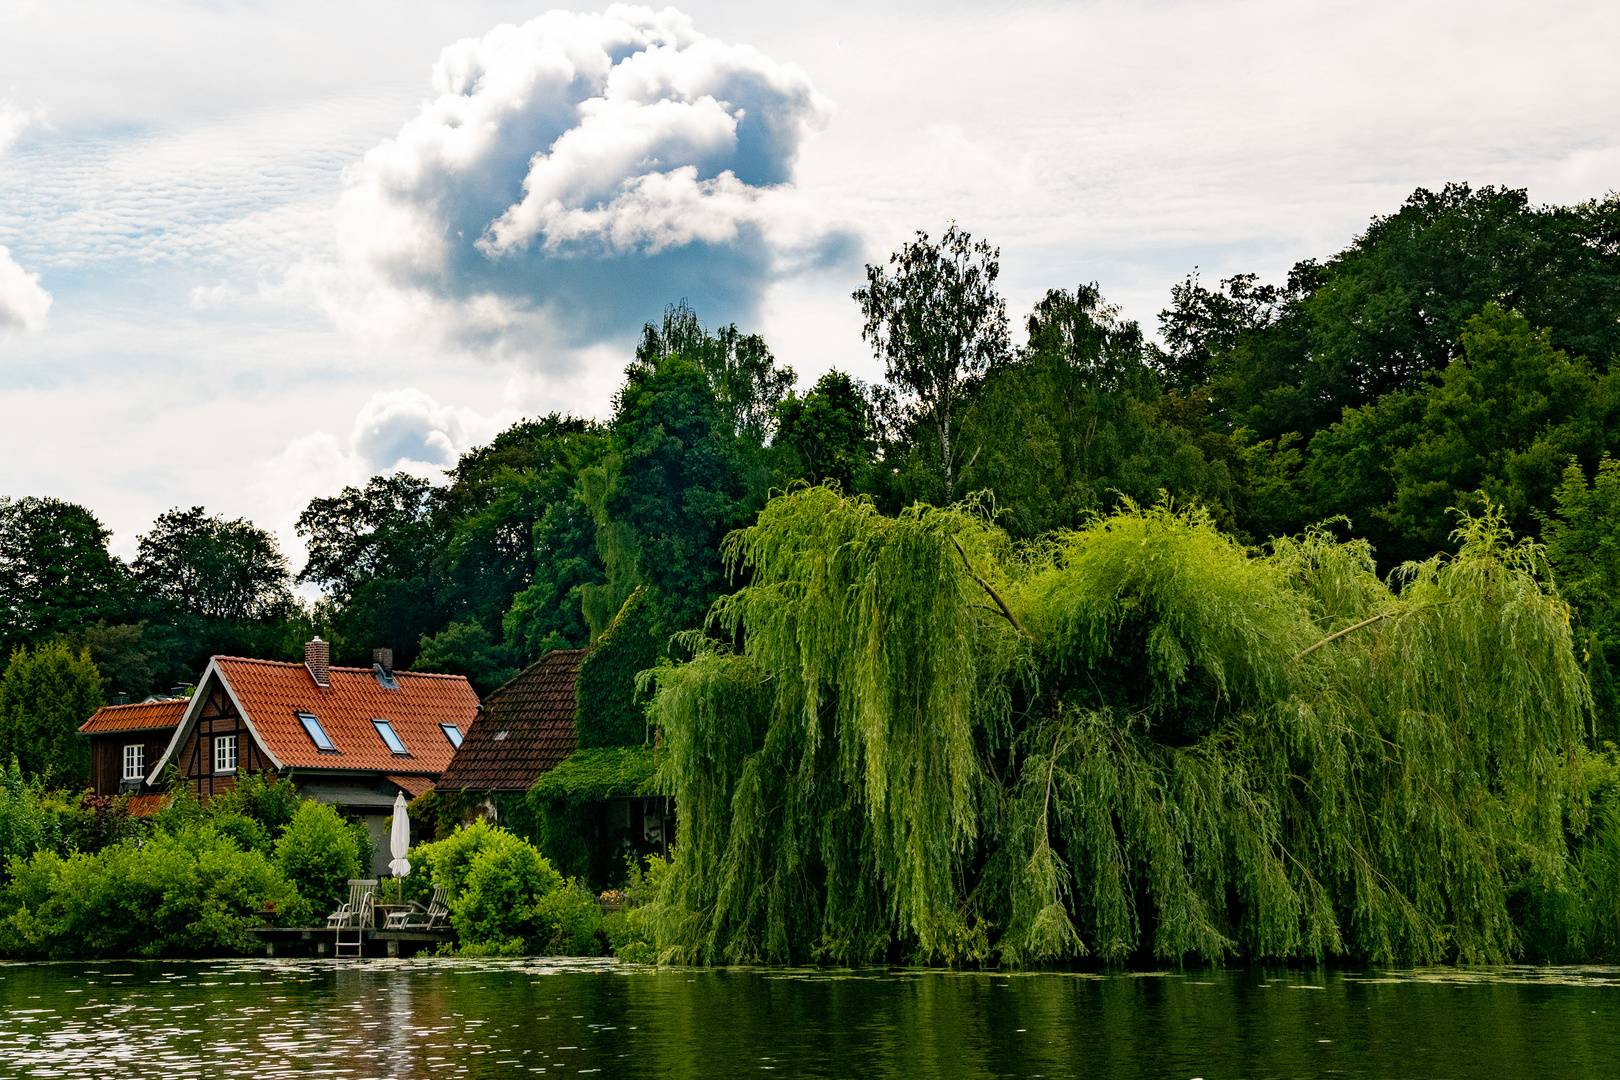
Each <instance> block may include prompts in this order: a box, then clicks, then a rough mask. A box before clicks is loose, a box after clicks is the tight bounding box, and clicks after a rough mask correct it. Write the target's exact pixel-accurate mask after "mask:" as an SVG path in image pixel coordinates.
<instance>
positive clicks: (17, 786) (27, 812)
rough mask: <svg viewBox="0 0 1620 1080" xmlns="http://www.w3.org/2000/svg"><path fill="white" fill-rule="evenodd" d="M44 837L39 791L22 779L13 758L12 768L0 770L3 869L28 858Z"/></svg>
mask: <svg viewBox="0 0 1620 1080" xmlns="http://www.w3.org/2000/svg"><path fill="white" fill-rule="evenodd" d="M44 835H45V814H44V811H43V810H42V809H41V808H40V799H39V790H38V788H37V787H36V786H35V785H33V784H30V783H29V782H28V781H27V780H25V779H24V778H23V774H22V769H21V768H20V767H19V766H18V765H17V761H16V759H15V758H13V759H12V762H11V766H10V767H9V768H5V769H0V865H8V864H9V863H10V862H11V860H12V859H16V858H25V857H27V855H28V854H29V852H31V851H33V850H34V849H35V848H37V847H38V846H39V845H40V841H41V840H42V838H43V837H44Z"/></svg>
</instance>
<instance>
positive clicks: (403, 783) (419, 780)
mask: <svg viewBox="0 0 1620 1080" xmlns="http://www.w3.org/2000/svg"><path fill="white" fill-rule="evenodd" d="M388 779H389V780H392V781H393V782H394V783H396V784H398V785H399V786H400V787H402V788H404V789H405V794H406V796H407V797H408V798H411V799H414V798H416V797H417V796H418V795H420V794H422V793H423V792H424V791H427V790H428V789H429V788H431V787H432V786H433V780H432V779H431V778H430V777H426V776H400V775H399V774H398V773H389V774H388Z"/></svg>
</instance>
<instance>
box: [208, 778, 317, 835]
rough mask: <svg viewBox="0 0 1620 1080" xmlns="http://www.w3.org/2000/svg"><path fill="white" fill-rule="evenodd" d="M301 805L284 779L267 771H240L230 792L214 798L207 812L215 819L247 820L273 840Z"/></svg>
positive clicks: (296, 792)
mask: <svg viewBox="0 0 1620 1080" xmlns="http://www.w3.org/2000/svg"><path fill="white" fill-rule="evenodd" d="M301 801H302V800H301V799H300V798H299V796H298V789H297V788H295V787H294V786H293V782H292V781H291V780H289V779H287V778H286V777H280V778H277V777H275V776H272V775H271V774H270V771H269V770H268V769H266V770H265V771H264V772H259V773H251V772H247V771H246V770H243V771H242V772H239V773H237V774H236V783H235V784H234V785H233V786H232V787H231V790H229V791H226V792H222V793H220V794H218V795H215V796H214V797H213V799H212V800H211V801H210V802H209V804H208V808H209V810H211V811H212V812H213V813H214V815H215V816H216V817H217V816H219V815H221V814H242V815H245V816H247V817H250V818H252V819H253V820H254V821H257V822H258V823H259V824H260V825H263V826H264V827H265V829H266V831H267V832H268V833H269V835H270V837H271V838H272V839H274V838H275V837H278V836H280V835H281V831H282V830H283V829H285V828H286V827H287V825H288V823H290V822H291V821H292V819H293V815H294V814H295V813H297V812H298V804H299V802H301Z"/></svg>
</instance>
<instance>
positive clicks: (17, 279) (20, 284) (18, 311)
mask: <svg viewBox="0 0 1620 1080" xmlns="http://www.w3.org/2000/svg"><path fill="white" fill-rule="evenodd" d="M50 310H51V294H50V293H48V292H46V291H45V290H44V289H42V288H40V287H39V275H38V274H30V273H29V272H28V271H26V270H24V269H23V268H22V267H20V266H18V265H17V262H16V260H15V259H13V258H12V257H11V252H10V251H9V250H7V249H6V248H3V247H0V330H26V331H30V332H37V331H40V330H43V329H45V316H46V314H47V313H48V312H49V311H50Z"/></svg>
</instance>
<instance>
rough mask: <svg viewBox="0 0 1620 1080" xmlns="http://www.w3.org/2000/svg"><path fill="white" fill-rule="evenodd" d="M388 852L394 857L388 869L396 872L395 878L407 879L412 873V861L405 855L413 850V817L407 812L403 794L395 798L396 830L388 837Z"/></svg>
mask: <svg viewBox="0 0 1620 1080" xmlns="http://www.w3.org/2000/svg"><path fill="white" fill-rule="evenodd" d="M388 850H389V851H390V852H391V853H392V854H393V856H394V861H393V862H391V863H389V864H388V869H390V870H392V871H393V872H394V876H395V877H405V876H406V875H407V874H409V873H410V872H411V860H409V859H407V858H406V857H405V853H406V852H408V851H410V850H411V816H410V814H409V813H407V812H406V810H405V796H404V794H403V793H401V794H399V795H395V796H394V828H393V831H392V833H391V834H390V835H389V837H388Z"/></svg>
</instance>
